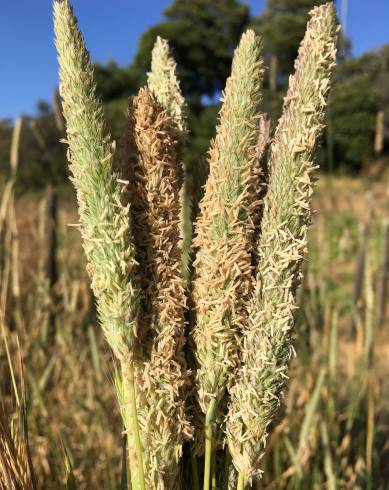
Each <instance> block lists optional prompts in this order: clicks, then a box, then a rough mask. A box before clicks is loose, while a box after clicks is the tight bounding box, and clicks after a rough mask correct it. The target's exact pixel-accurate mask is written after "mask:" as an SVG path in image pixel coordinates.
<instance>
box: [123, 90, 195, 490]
mask: <svg viewBox="0 0 389 490" xmlns="http://www.w3.org/2000/svg"><path fill="white" fill-rule="evenodd" d="M177 144H178V143H177V138H176V133H175V132H174V131H173V130H172V127H171V118H170V116H169V114H168V113H167V111H166V110H164V109H163V107H162V106H161V105H160V103H159V102H158V101H157V100H156V97H155V96H154V95H153V94H152V93H151V91H150V90H149V89H148V88H142V89H141V90H140V91H139V94H138V96H136V97H134V98H133V99H130V105H129V115H128V127H127V137H126V142H125V155H127V158H128V159H127V162H125V168H124V172H125V176H126V177H128V178H129V180H130V185H129V194H130V201H131V203H133V206H131V213H132V218H133V223H134V237H136V239H135V244H136V250H137V261H138V263H139V264H140V267H139V268H138V270H137V276H138V278H139V283H140V284H141V288H142V292H143V297H142V301H141V311H140V318H139V321H140V325H141V327H140V329H141V331H140V339H141V340H142V344H143V345H142V350H143V353H144V355H143V359H141V360H139V362H138V363H137V369H136V384H137V388H138V393H139V396H140V406H139V417H140V425H141V433H142V436H143V437H144V440H146V441H147V453H148V456H147V479H148V480H147V481H148V484H149V485H150V488H157V489H164V488H166V489H170V488H175V485H176V484H177V475H178V470H179V464H178V462H179V460H180V457H181V452H182V444H183V441H184V440H185V439H186V438H189V437H190V436H191V429H190V426H189V423H188V421H187V419H186V416H185V410H184V408H185V385H186V382H187V381H186V380H187V368H186V364H185V358H184V353H183V346H184V343H185V337H184V312H185V307H186V296H185V289H184V280H183V277H182V273H181V253H182V252H181V240H180V206H179V192H180V187H181V181H180V175H179V169H178V168H177Z"/></svg>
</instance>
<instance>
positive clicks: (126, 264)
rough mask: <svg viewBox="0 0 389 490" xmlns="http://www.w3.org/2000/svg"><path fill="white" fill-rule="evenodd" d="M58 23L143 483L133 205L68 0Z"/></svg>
mask: <svg viewBox="0 0 389 490" xmlns="http://www.w3.org/2000/svg"><path fill="white" fill-rule="evenodd" d="M54 28H55V42H56V47H57V51H58V61H59V67H60V70H59V72H60V80H61V83H60V95H61V97H62V100H63V113H64V116H65V119H66V126H67V128H66V129H67V142H68V144H69V151H68V158H69V162H70V163H71V165H70V169H71V172H72V175H73V177H72V182H73V184H74V187H75V188H76V191H77V200H78V207H79V216H80V226H81V234H82V241H83V248H84V251H85V255H86V257H87V262H88V265H87V267H88V273H89V275H90V278H91V284H92V289H93V292H94V294H95V297H96V299H97V309H98V313H99V319H100V322H101V325H102V328H103V330H104V333H105V336H106V338H107V341H108V343H109V345H110V346H111V348H112V350H113V352H114V354H115V356H116V357H117V359H118V360H119V361H120V364H121V368H122V373H123V382H124V383H125V385H126V387H127V389H128V394H129V399H128V403H126V406H125V407H124V408H123V407H122V411H123V410H129V411H130V415H129V417H128V419H127V420H131V427H128V426H127V430H128V432H129V433H131V438H134V440H133V441H132V442H133V443H132V442H131V441H130V443H129V457H130V460H131V461H132V463H131V461H130V464H131V474H132V478H133V485H134V487H135V488H139V489H143V488H144V482H143V480H144V478H143V466H142V456H141V453H140V443H139V434H138V432H139V431H138V424H137V417H136V407H135V387H134V379H133V378H134V376H133V357H134V344H135V339H136V325H137V323H136V320H137V310H138V293H137V290H136V287H135V285H134V282H133V268H134V265H135V260H134V246H133V243H132V240H131V230H130V226H129V220H128V206H126V205H125V204H124V193H123V189H124V186H123V184H122V183H120V180H119V177H120V176H119V173H118V172H117V170H116V169H115V165H114V160H113V157H114V155H113V153H114V145H113V143H112V141H111V137H110V135H109V134H108V131H107V129H106V126H105V122H104V117H103V109H102V105H101V103H100V101H99V100H98V99H97V97H96V86H95V82H94V78H93V69H92V66H91V64H90V61H89V54H88V52H87V50H86V48H85V43H84V40H83V37H82V35H81V33H80V32H79V30H78V25H77V20H76V18H75V17H74V15H73V11H72V8H71V6H70V4H69V2H68V1H67V0H64V1H61V2H59V1H56V2H54Z"/></svg>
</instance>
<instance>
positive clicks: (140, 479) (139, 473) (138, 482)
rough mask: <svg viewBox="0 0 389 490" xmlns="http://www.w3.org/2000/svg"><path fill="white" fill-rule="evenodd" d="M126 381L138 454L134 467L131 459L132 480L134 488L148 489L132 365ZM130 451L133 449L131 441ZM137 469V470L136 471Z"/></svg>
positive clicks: (132, 429)
mask: <svg viewBox="0 0 389 490" xmlns="http://www.w3.org/2000/svg"><path fill="white" fill-rule="evenodd" d="M125 374H126V375H125V377H124V379H125V381H126V382H127V387H128V399H129V400H128V401H129V405H130V424H129V425H130V427H128V428H127V430H129V429H130V430H131V431H132V435H133V441H134V443H135V455H136V467H135V468H133V465H134V462H133V461H130V466H131V480H132V482H131V483H132V488H133V490H146V486H145V476H144V471H143V456H142V443H141V439H140V431H139V422H138V414H137V409H136V391H135V382H134V367H133V366H132V365H131V366H130V367H129V368H128V369H126V373H125ZM127 442H128V446H129V451H131V448H130V444H129V441H127ZM134 470H135V471H134Z"/></svg>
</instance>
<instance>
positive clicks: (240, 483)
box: [236, 472, 244, 490]
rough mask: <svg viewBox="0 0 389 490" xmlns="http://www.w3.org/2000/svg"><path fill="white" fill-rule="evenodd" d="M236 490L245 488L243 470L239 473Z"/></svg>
mask: <svg viewBox="0 0 389 490" xmlns="http://www.w3.org/2000/svg"><path fill="white" fill-rule="evenodd" d="M236 490H244V475H243V473H242V472H240V473H239V476H238V483H237V485H236Z"/></svg>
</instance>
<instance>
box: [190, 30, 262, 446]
mask: <svg viewBox="0 0 389 490" xmlns="http://www.w3.org/2000/svg"><path fill="white" fill-rule="evenodd" d="M262 74H263V68H262V60H261V42H260V40H259V38H258V37H257V36H256V35H255V34H254V32H253V31H247V32H246V33H245V34H244V35H243V36H242V39H241V41H240V44H239V47H238V48H237V50H236V52H235V55H234V59H233V64H232V73H231V77H230V78H229V79H228V81H227V85H226V89H225V93H224V97H223V105H222V109H221V112H220V120H219V125H218V128H217V134H216V138H215V141H214V142H213V144H212V147H211V150H210V157H209V164H210V175H209V178H208V181H207V183H206V187H205V194H204V198H203V199H202V202H201V204H200V216H199V219H198V221H197V229H196V233H197V235H196V237H195V240H194V246H195V248H196V249H197V257H196V260H195V263H194V267H195V279H194V295H193V297H194V305H195V312H196V317H197V325H196V327H195V329H194V340H195V344H196V358H197V363H198V370H197V383H198V397H199V402H200V406H201V409H202V411H203V413H204V414H206V424H205V425H206V432H207V431H208V432H210V431H211V428H212V424H213V421H214V420H215V417H216V416H217V405H218V403H219V401H220V400H221V398H222V397H223V395H224V392H225V388H226V386H227V383H228V379H229V376H230V373H231V371H232V370H233V368H234V367H235V366H236V365H237V362H238V344H239V341H238V340H237V337H238V332H239V330H240V328H242V324H243V322H244V317H245V313H244V305H245V301H246V300H247V297H248V295H249V291H250V284H251V276H252V270H251V252H252V234H253V230H254V227H253V223H252V219H251V217H252V209H251V206H252V205H253V202H254V201H255V200H254V199H253V189H254V187H255V184H254V183H253V178H254V175H255V172H254V167H255V165H256V158H257V142H258V131H259V125H260V112H259V104H260V101H261V88H262V87H261V82H262ZM210 437H211V436H210V434H209V433H207V435H206V446H207V443H210ZM207 447H208V446H207ZM207 447H206V450H207Z"/></svg>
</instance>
